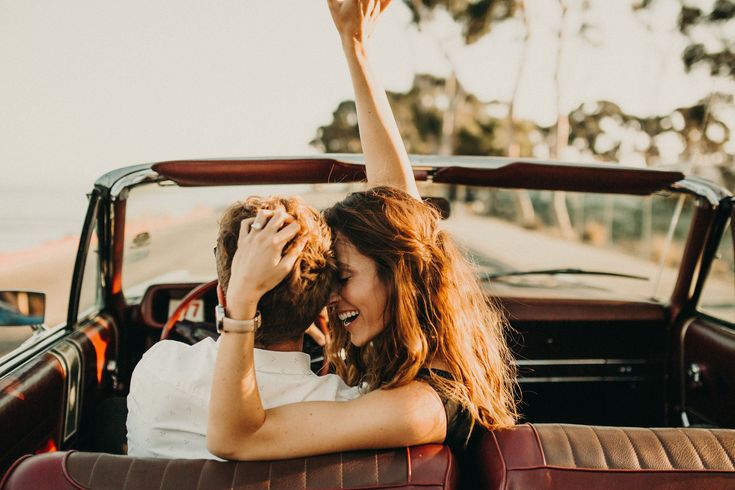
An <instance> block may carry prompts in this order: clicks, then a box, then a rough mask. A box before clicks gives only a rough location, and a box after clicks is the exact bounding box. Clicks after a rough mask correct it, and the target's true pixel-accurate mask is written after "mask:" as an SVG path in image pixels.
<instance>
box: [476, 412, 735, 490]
mask: <svg viewBox="0 0 735 490" xmlns="http://www.w3.org/2000/svg"><path fill="white" fill-rule="evenodd" d="M471 453H472V454H470V455H468V458H469V460H470V464H471V465H474V466H475V467H477V468H479V471H476V472H475V473H474V480H472V481H473V483H472V484H471V487H472V488H482V489H500V488H503V489H513V488H539V489H542V488H545V489H562V488H563V489H575V488H579V489H585V490H589V489H590V488H595V489H598V488H600V489H606V488H609V489H620V488H624V489H626V490H631V489H636V488H641V489H644V488H645V489H649V488H682V489H687V490H691V489H693V488H697V489H700V488H735V430H727V429H677V428H666V429H642V428H620V427H592V426H582V425H569V424H538V425H531V424H524V425H519V426H518V427H516V428H514V429H511V430H505V431H497V432H493V433H488V432H484V433H482V434H481V435H479V437H477V438H476V439H475V441H474V444H473V447H472V449H471ZM465 466H467V465H465ZM468 488H469V486H468Z"/></svg>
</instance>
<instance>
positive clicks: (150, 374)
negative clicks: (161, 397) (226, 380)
mask: <svg viewBox="0 0 735 490" xmlns="http://www.w3.org/2000/svg"><path fill="white" fill-rule="evenodd" d="M216 358H217V345H216V344H215V342H214V341H212V340H211V339H205V340H202V341H200V342H198V343H196V344H194V345H188V344H184V343H182V342H177V341H173V340H162V341H160V342H157V343H156V344H155V345H153V346H152V347H151V348H150V349H148V351H147V352H146V353H145V354H144V355H143V357H142V358H141V360H140V362H138V364H137V365H136V366H135V369H134V370H133V376H132V379H131V381H130V394H131V395H132V396H140V395H143V394H145V395H144V396H146V397H152V396H153V397H155V396H156V395H155V392H156V391H159V390H161V391H166V392H170V391H185V392H187V393H189V394H191V395H195V396H198V397H204V396H208V395H209V389H210V384H211V378H212V374H213V371H214V363H215V361H216ZM159 394H161V393H159Z"/></svg>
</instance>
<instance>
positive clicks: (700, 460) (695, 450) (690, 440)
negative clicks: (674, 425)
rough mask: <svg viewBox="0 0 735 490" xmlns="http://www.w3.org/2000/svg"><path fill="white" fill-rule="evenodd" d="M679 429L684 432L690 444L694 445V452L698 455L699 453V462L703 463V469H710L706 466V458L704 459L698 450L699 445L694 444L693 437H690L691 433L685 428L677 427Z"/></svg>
mask: <svg viewBox="0 0 735 490" xmlns="http://www.w3.org/2000/svg"><path fill="white" fill-rule="evenodd" d="M677 430H678V431H679V432H683V433H684V437H686V439H687V441H689V444H690V445H691V446H692V449H694V454H696V455H697V459H698V460H699V464H701V465H702V469H705V470H706V469H709V468H707V467H706V466H705V465H704V460H703V459H702V456H701V455H700V454H699V451H698V450H697V446H696V445H695V444H694V442H693V441H692V438H691V437H689V434H688V433H687V431H685V430H681V429H677Z"/></svg>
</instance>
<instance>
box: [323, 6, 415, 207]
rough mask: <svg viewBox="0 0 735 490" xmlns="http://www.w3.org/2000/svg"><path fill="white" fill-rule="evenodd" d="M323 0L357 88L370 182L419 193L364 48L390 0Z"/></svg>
mask: <svg viewBox="0 0 735 490" xmlns="http://www.w3.org/2000/svg"><path fill="white" fill-rule="evenodd" d="M327 1H328V3H329V10H330V12H331V13H332V19H333V20H334V25H335V26H336V27H337V31H338V32H339V36H340V39H341V40H342V49H343V51H344V53H345V58H346V60H347V66H348V67H349V70H350V78H351V79H352V86H353V88H354V90H355V104H356V107H357V122H358V126H359V128H360V142H361V143H362V151H363V153H364V154H365V167H366V171H367V178H368V183H369V184H370V185H371V186H378V185H389V186H392V187H397V188H399V189H401V190H404V191H406V192H408V193H409V194H411V195H412V196H414V197H415V198H416V199H421V197H420V196H419V191H418V189H417V187H416V180H415V179H414V176H413V171H412V169H411V163H410V161H409V159H408V154H407V153H406V147H405V145H404V144H403V140H402V139H401V134H400V133H399V131H398V125H397V124H396V120H395V117H394V116H393V111H392V110H391V107H390V104H389V102H388V97H387V96H386V94H385V90H384V89H383V86H382V84H381V83H380V81H379V80H378V78H377V76H376V75H375V74H374V73H373V71H372V67H371V66H370V63H369V56H368V51H367V47H368V46H367V44H368V39H369V37H370V34H371V33H372V30H373V29H374V28H375V24H376V22H377V20H378V17H380V14H381V13H382V12H383V10H384V9H385V8H386V7H387V6H388V4H389V3H390V0H327Z"/></svg>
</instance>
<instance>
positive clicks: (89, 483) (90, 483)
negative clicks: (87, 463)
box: [87, 454, 102, 487]
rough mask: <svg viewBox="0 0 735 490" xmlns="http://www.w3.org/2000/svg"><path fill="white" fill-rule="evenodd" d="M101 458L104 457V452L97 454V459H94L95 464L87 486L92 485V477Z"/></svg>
mask: <svg viewBox="0 0 735 490" xmlns="http://www.w3.org/2000/svg"><path fill="white" fill-rule="evenodd" d="M100 459H102V454H98V455H97V459H95V460H94V464H93V465H92V471H90V472H89V480H87V486H90V487H91V486H92V479H93V478H94V470H96V469H97V463H99V462H100Z"/></svg>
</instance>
